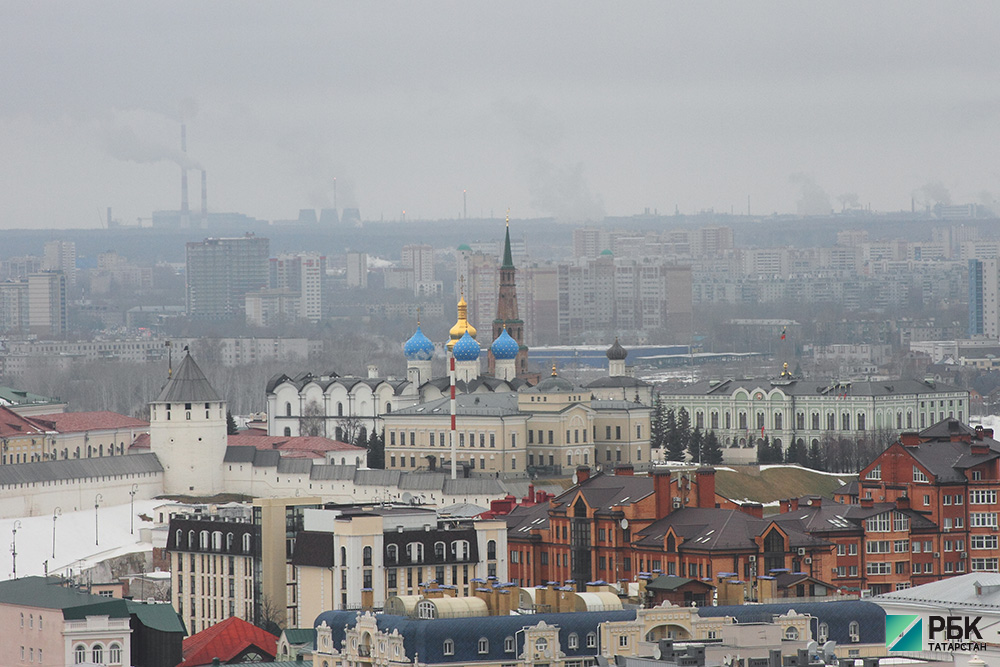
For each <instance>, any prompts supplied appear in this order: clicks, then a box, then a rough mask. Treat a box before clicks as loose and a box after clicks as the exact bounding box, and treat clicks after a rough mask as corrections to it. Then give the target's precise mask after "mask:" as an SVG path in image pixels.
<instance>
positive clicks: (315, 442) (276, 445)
mask: <svg viewBox="0 0 1000 667" xmlns="http://www.w3.org/2000/svg"><path fill="white" fill-rule="evenodd" d="M227 442H228V444H229V446H230V447H255V448H257V449H260V450H264V451H268V450H278V451H280V452H282V453H283V454H286V453H293V452H301V453H304V454H307V455H309V456H311V457H312V458H316V459H322V458H325V455H326V452H351V453H358V454H360V453H361V452H364V451H366V450H365V449H364V448H362V447H356V446H355V445H350V444H348V443H346V442H340V441H339V440H331V439H330V438H324V437H322V436H318V435H304V436H276V435H247V434H243V433H240V434H237V435H231V436H229V439H228V441H227Z"/></svg>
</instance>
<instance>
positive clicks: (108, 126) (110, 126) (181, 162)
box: [101, 121, 201, 169]
mask: <svg viewBox="0 0 1000 667" xmlns="http://www.w3.org/2000/svg"><path fill="white" fill-rule="evenodd" d="M101 140H102V145H103V146H104V149H105V150H106V151H107V153H108V155H110V156H111V157H113V158H115V159H118V160H125V161H127V162H138V163H155V162H173V163H174V164H176V165H178V166H179V167H186V168H187V169H201V165H200V164H199V163H198V161H197V160H194V159H192V158H191V156H190V155H188V154H187V153H183V152H182V151H181V149H180V148H171V147H169V146H164V145H162V144H158V143H156V142H154V141H149V140H146V139H142V138H140V137H139V136H138V135H137V134H136V133H135V131H134V130H133V129H132V128H131V127H128V126H127V125H124V124H122V123H119V122H114V121H107V122H106V123H105V124H104V125H103V127H102V128H101ZM178 141H179V139H178Z"/></svg>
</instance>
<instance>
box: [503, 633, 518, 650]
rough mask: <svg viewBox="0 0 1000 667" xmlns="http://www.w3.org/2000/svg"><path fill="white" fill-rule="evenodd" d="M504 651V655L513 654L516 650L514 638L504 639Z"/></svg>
mask: <svg viewBox="0 0 1000 667" xmlns="http://www.w3.org/2000/svg"><path fill="white" fill-rule="evenodd" d="M503 650H504V653H513V652H514V651H515V650H516V649H515V643H514V638H513V637H504V640H503Z"/></svg>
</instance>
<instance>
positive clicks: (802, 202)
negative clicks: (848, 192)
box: [788, 172, 833, 215]
mask: <svg viewBox="0 0 1000 667" xmlns="http://www.w3.org/2000/svg"><path fill="white" fill-rule="evenodd" d="M788 181H789V182H790V183H792V184H793V185H798V186H799V198H798V200H796V202H795V206H796V209H797V210H798V213H799V215H829V214H830V211H831V210H832V208H833V207H832V205H831V204H830V195H828V194H827V193H826V191H825V190H824V189H823V188H821V187H820V186H819V185H817V183H816V181H815V180H814V179H813V177H812V176H810V175H808V174H804V173H802V172H799V173H795V174H792V175H791V176H789V177H788Z"/></svg>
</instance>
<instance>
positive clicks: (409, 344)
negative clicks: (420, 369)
mask: <svg viewBox="0 0 1000 667" xmlns="http://www.w3.org/2000/svg"><path fill="white" fill-rule="evenodd" d="M403 356H404V357H406V359H407V360H408V361H427V360H428V359H431V358H432V357H433V356H434V343H432V342H431V339H430V338H428V337H427V336H425V335H424V332H423V331H421V330H420V325H419V324H418V325H417V331H416V332H415V333H414V334H413V335H412V336H410V340H408V341H406V343H405V344H404V345H403Z"/></svg>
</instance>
